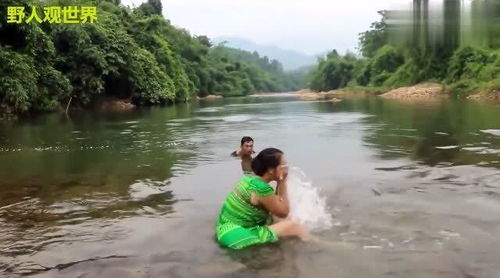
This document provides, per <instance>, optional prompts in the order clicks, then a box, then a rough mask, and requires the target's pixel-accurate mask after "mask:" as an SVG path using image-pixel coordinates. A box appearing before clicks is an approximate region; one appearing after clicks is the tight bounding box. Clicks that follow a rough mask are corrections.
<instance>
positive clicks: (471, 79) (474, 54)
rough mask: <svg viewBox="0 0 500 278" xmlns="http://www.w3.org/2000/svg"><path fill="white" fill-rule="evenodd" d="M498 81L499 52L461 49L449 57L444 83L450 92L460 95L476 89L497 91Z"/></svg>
mask: <svg viewBox="0 0 500 278" xmlns="http://www.w3.org/2000/svg"><path fill="white" fill-rule="evenodd" d="M499 80H500V51H498V50H497V51H487V50H484V49H480V48H474V47H463V48H460V49H458V50H457V51H456V52H455V53H454V55H453V56H452V57H451V59H450V62H449V67H448V74H447V78H446V80H445V81H446V82H447V83H448V84H450V89H451V91H453V92H455V93H462V92H467V91H471V90H475V89H478V88H481V89H485V90H494V89H499V88H500V86H498V84H499V83H500V82H499Z"/></svg>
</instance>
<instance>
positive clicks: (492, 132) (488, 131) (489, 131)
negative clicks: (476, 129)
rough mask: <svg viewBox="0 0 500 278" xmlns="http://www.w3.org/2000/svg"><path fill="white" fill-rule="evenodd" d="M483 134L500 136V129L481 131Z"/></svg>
mask: <svg viewBox="0 0 500 278" xmlns="http://www.w3.org/2000/svg"><path fill="white" fill-rule="evenodd" d="M481 132H483V133H488V134H491V135H496V136H500V129H483V130H481Z"/></svg>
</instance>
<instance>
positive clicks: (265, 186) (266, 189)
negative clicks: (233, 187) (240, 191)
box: [244, 174, 274, 196]
mask: <svg viewBox="0 0 500 278" xmlns="http://www.w3.org/2000/svg"><path fill="white" fill-rule="evenodd" d="M244 177H245V178H246V179H247V181H248V183H249V185H250V188H251V189H253V191H255V192H256V193H257V194H258V195H259V196H269V195H271V194H273V193H274V190H273V188H272V187H271V185H269V183H267V182H265V181H263V180H262V179H261V178H259V177H257V176H254V175H251V174H247V175H244Z"/></svg>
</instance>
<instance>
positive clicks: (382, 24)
mask: <svg viewBox="0 0 500 278" xmlns="http://www.w3.org/2000/svg"><path fill="white" fill-rule="evenodd" d="M378 13H379V14H380V15H381V16H382V19H381V20H380V21H377V22H374V23H372V25H371V26H370V30H368V31H365V32H363V33H361V34H359V50H360V52H361V54H363V56H365V57H373V55H374V54H375V52H376V51H377V50H378V49H380V48H382V47H383V46H384V45H386V44H387V43H388V42H389V41H388V32H387V23H386V20H387V16H386V14H387V11H379V12H378Z"/></svg>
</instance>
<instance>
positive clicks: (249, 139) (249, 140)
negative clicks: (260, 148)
mask: <svg viewBox="0 0 500 278" xmlns="http://www.w3.org/2000/svg"><path fill="white" fill-rule="evenodd" d="M246 142H253V139H252V137H250V136H245V137H243V138H241V146H243V144H245V143H246Z"/></svg>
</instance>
